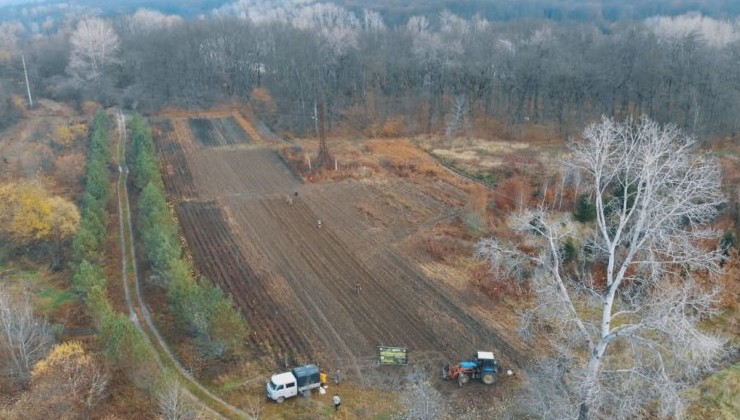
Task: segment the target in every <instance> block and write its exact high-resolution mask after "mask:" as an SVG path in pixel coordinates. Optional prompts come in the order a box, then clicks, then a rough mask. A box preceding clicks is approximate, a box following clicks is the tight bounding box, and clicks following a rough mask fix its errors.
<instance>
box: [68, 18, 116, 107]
mask: <svg viewBox="0 0 740 420" xmlns="http://www.w3.org/2000/svg"><path fill="white" fill-rule="evenodd" d="M69 42H70V44H71V45H72V49H71V52H70V57H69V65H68V67H67V72H68V73H69V75H70V76H72V81H73V83H74V84H76V85H77V86H79V87H94V88H95V89H97V92H98V93H102V90H103V88H104V87H105V74H106V70H107V69H108V68H109V67H110V66H111V65H113V64H116V63H118V62H119V59H118V52H119V51H118V50H119V46H120V43H119V40H118V35H116V32H115V31H114V30H113V27H112V26H111V24H110V22H108V21H106V20H103V19H99V18H86V19H82V20H80V22H79V23H78V24H77V29H76V30H75V31H74V32H73V33H72V35H71V37H70V39H69Z"/></svg>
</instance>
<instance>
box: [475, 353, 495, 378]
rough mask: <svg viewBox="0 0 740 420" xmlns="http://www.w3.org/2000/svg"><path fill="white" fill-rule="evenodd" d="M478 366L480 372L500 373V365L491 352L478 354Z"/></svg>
mask: <svg viewBox="0 0 740 420" xmlns="http://www.w3.org/2000/svg"><path fill="white" fill-rule="evenodd" d="M475 361H476V364H477V365H478V370H480V371H481V373H483V372H493V373H495V374H497V373H499V364H498V361H497V360H496V358H495V357H493V353H492V352H490V351H479V352H478V354H477V355H476V357H475Z"/></svg>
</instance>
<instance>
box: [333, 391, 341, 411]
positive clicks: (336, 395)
mask: <svg viewBox="0 0 740 420" xmlns="http://www.w3.org/2000/svg"><path fill="white" fill-rule="evenodd" d="M333 401H334V411H339V405H340V404H342V400H340V399H339V394H334V398H333Z"/></svg>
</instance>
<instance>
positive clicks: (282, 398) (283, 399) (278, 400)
mask: <svg viewBox="0 0 740 420" xmlns="http://www.w3.org/2000/svg"><path fill="white" fill-rule="evenodd" d="M275 401H277V402H278V403H281V402H283V401H285V397H278V398H277V400H275Z"/></svg>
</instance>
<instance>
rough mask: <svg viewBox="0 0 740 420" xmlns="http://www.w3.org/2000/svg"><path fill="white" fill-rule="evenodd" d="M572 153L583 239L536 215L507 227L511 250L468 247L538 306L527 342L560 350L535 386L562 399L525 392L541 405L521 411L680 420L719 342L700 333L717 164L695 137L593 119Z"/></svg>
mask: <svg viewBox="0 0 740 420" xmlns="http://www.w3.org/2000/svg"><path fill="white" fill-rule="evenodd" d="M570 149H571V152H572V153H571V156H570V162H569V163H568V164H569V165H571V166H572V167H574V168H575V169H577V170H578V171H580V172H581V173H582V174H583V176H584V180H586V182H588V183H590V193H591V194H592V197H593V199H594V204H595V207H596V220H595V221H594V222H591V223H590V224H588V225H586V226H585V228H586V229H587V231H588V232H589V233H588V234H586V235H584V234H583V229H584V226H580V225H577V224H576V223H575V222H573V221H572V220H570V219H571V218H570V215H567V216H564V215H562V214H556V213H554V212H549V211H547V210H546V209H543V208H540V209H536V210H529V211H526V212H524V213H523V214H519V215H517V216H516V217H515V219H516V220H518V222H517V223H515V224H516V226H517V230H518V231H519V233H520V234H521V236H520V238H521V242H519V243H512V242H505V241H502V240H499V239H496V238H488V239H484V240H482V241H480V242H479V244H478V247H477V253H478V255H479V256H481V257H484V258H486V259H488V260H489V261H490V262H491V263H492V267H493V268H494V270H495V272H496V273H497V275H499V276H509V277H512V278H518V279H519V280H521V281H527V282H529V284H530V286H531V289H532V290H533V291H534V293H535V295H536V298H537V304H536V308H534V309H533V310H531V311H529V312H527V313H526V314H525V315H524V323H523V331H529V332H531V331H532V327H535V326H538V325H539V326H546V328H547V329H543V330H542V331H543V332H544V333H545V334H546V335H548V336H549V337H550V338H551V339H552V342H553V344H554V348H555V349H556V352H557V357H555V358H554V359H556V362H553V361H550V362H543V364H542V365H541V367H542V369H539V371H540V373H543V374H545V375H546V376H548V377H550V378H549V380H542V381H537V380H533V381H532V382H533V384H534V386H537V383H539V384H550V385H551V386H550V389H551V390H552V389H560V390H561V391H562V392H561V396H562V398H561V400H560V401H559V402H558V403H556V402H555V399H556V396H555V395H554V393H553V392H547V393H544V392H533V393H532V395H534V396H537V395H539V396H540V397H541V398H547V399H548V400H547V401H544V400H541V401H540V402H539V403H534V402H531V403H530V404H529V407H530V408H535V409H537V408H539V410H540V414H544V415H545V416H547V413H548V412H549V413H554V412H557V413H559V414H558V416H560V417H571V418H574V417H579V418H581V419H585V418H605V417H609V418H628V417H635V416H638V417H640V416H644V415H647V414H648V413H649V412H650V411H647V410H657V412H658V413H659V414H660V415H661V416H665V415H671V416H680V414H681V409H682V398H681V390H682V389H683V388H684V387H685V386H686V385H687V384H689V383H690V382H691V381H692V379H694V378H695V377H696V374H697V373H699V372H701V370H702V369H704V368H706V367H707V366H708V364H710V363H711V362H712V360H713V358H714V357H715V356H716V355H717V354H718V352H720V351H721V348H722V344H723V341H722V340H721V339H719V338H717V337H714V336H711V335H709V334H706V333H704V332H702V331H701V330H699V328H698V326H697V324H698V321H699V320H700V319H702V318H703V317H705V316H707V315H711V314H712V312H713V309H712V303H713V296H714V295H713V291H712V290H709V289H711V288H708V287H707V286H706V284H707V282H706V281H704V282H700V281H699V279H708V278H711V276H712V275H714V274H717V273H719V272H720V265H719V263H720V260H721V253H720V252H719V249H718V247H717V246H716V240H715V239H716V238H717V236H718V234H717V232H716V231H714V230H712V229H711V227H710V223H711V221H712V220H713V218H714V217H715V216H716V215H717V213H718V212H719V210H720V206H721V205H722V203H723V202H724V198H723V196H722V193H721V191H720V182H721V174H720V169H719V166H718V165H717V163H716V162H715V161H714V160H713V159H712V158H711V157H709V156H706V155H702V154H699V153H697V152H696V149H695V140H694V139H693V138H691V137H690V136H687V135H685V134H684V133H682V132H681V131H680V130H678V129H677V128H676V127H675V126H672V125H667V126H660V125H659V124H657V123H655V122H653V121H651V120H649V119H647V118H643V119H641V120H639V121H634V120H632V119H628V120H627V121H625V122H617V121H614V120H612V119H608V118H603V119H602V120H601V121H600V122H598V123H594V124H592V125H590V126H588V127H587V128H586V129H585V130H584V132H583V138H582V139H581V140H578V141H573V142H571V145H570ZM574 248H575V250H576V252H577V253H579V255H580V256H579V257H577V258H573V254H574V252H573V251H574ZM553 372H559V373H558V375H560V377H559V378H554V379H553V378H552V376H553V375H555V373H553ZM533 375H536V373H533ZM535 399H536V398H535Z"/></svg>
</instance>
